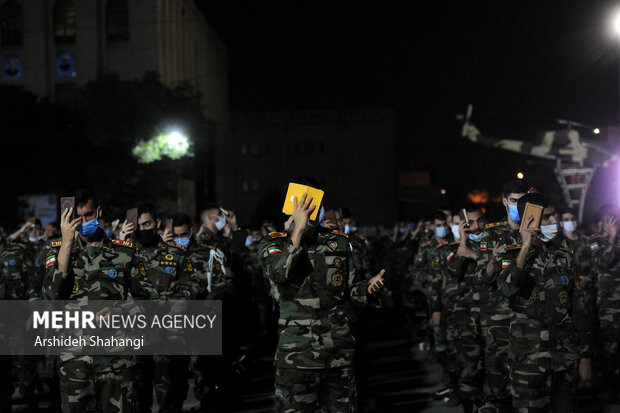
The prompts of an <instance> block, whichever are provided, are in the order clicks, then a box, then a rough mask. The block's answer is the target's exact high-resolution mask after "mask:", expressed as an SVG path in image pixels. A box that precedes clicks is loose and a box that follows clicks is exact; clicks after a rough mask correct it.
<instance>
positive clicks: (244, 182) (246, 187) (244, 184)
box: [242, 180, 250, 192]
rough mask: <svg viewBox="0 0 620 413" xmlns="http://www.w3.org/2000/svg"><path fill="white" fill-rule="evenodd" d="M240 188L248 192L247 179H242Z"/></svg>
mask: <svg viewBox="0 0 620 413" xmlns="http://www.w3.org/2000/svg"><path fill="white" fill-rule="evenodd" d="M242 189H243V192H248V191H249V190H250V185H249V184H248V181H247V180H244V181H243V187H242Z"/></svg>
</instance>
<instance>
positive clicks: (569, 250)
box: [560, 247, 573, 254]
mask: <svg viewBox="0 0 620 413" xmlns="http://www.w3.org/2000/svg"><path fill="white" fill-rule="evenodd" d="M560 250H562V251H566V252H568V253H570V254H572V253H573V250H572V249H570V248H567V247H560Z"/></svg>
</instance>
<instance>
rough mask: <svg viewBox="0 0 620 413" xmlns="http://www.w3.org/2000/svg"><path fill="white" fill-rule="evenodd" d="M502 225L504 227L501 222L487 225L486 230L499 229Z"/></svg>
mask: <svg viewBox="0 0 620 413" xmlns="http://www.w3.org/2000/svg"><path fill="white" fill-rule="evenodd" d="M500 225H502V223H501V222H491V223H490V224H487V225H486V226H485V228H486V229H489V228H495V227H499V226H500Z"/></svg>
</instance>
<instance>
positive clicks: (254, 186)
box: [252, 179, 260, 192]
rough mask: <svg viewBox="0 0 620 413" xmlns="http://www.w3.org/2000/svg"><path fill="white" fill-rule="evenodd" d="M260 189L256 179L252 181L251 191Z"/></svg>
mask: <svg viewBox="0 0 620 413" xmlns="http://www.w3.org/2000/svg"><path fill="white" fill-rule="evenodd" d="M259 189H260V183H259V182H258V179H255V180H253V181H252V191H254V192H256V191H258V190H259Z"/></svg>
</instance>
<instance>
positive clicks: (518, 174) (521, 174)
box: [517, 172, 525, 179]
mask: <svg viewBox="0 0 620 413" xmlns="http://www.w3.org/2000/svg"><path fill="white" fill-rule="evenodd" d="M524 177H525V175H523V172H517V178H519V179H523V178H524Z"/></svg>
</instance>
